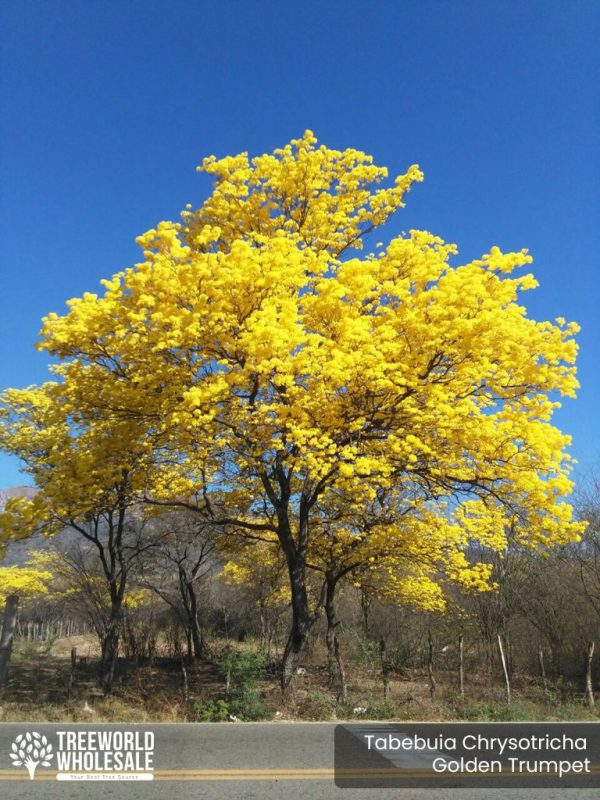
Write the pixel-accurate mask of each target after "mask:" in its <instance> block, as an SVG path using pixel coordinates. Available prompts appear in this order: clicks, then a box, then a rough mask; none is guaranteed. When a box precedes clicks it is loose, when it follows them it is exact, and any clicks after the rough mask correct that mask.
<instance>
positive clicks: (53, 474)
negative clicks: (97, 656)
mask: <svg viewBox="0 0 600 800" xmlns="http://www.w3.org/2000/svg"><path fill="white" fill-rule="evenodd" d="M65 389H66V385H65V384H63V383H61V382H59V381H49V382H47V383H45V384H43V385H42V386H39V387H29V388H28V389H22V390H17V389H9V390H7V391H6V392H4V393H3V395H2V405H1V407H0V444H1V445H2V447H3V448H4V449H5V450H7V451H8V452H11V453H14V454H16V455H18V456H19V458H21V460H22V461H23V462H24V464H25V467H24V469H25V471H26V472H27V473H28V474H29V476H30V477H31V478H32V479H33V480H34V482H35V484H36V486H37V489H38V491H37V493H36V494H35V495H34V497H32V498H31V499H27V498H11V499H9V500H8V501H7V503H6V506H5V509H4V512H3V513H2V514H0V541H1V540H2V539H3V538H4V539H10V538H19V537H23V536H28V535H31V534H32V533H34V532H40V533H43V534H45V535H47V536H52V535H54V534H56V533H58V532H59V531H62V530H65V529H67V528H69V529H71V530H72V531H76V532H77V533H78V534H79V535H80V536H81V537H82V539H81V541H83V542H84V543H85V545H86V548H87V550H86V549H85V548H84V549H82V548H81V547H80V548H75V549H74V551H73V553H71V554H70V555H71V556H72V559H75V562H74V563H73V561H72V562H71V572H72V573H74V574H75V575H78V577H79V579H80V588H81V587H84V586H85V587H86V589H87V594H86V597H87V599H88V600H89V603H88V606H89V605H90V603H91V605H92V606H93V607H95V609H96V611H98V610H100V611H99V613H98V614H96V618H95V620H93V622H94V625H95V627H96V630H97V631H98V633H99V636H100V639H101V646H102V664H101V680H102V685H103V688H104V690H105V692H109V691H110V689H111V687H112V682H113V678H114V673H115V667H116V663H117V658H118V651H119V639H120V636H121V631H122V626H123V609H124V604H125V601H126V596H127V592H128V589H129V584H130V578H131V575H132V572H133V571H134V570H135V569H136V568H137V567H138V564H139V558H140V554H141V553H143V552H145V551H146V550H148V549H149V548H150V547H152V546H153V545H154V542H153V538H152V536H151V535H149V533H148V530H147V528H146V521H145V518H144V516H143V515H142V514H141V513H140V511H139V508H138V497H139V495H140V493H141V492H143V489H144V487H145V481H146V472H147V469H148V464H149V463H150V461H151V453H152V446H151V443H150V442H149V441H147V440H145V439H144V438H143V437H142V436H141V432H142V431H145V429H144V428H143V426H141V425H140V423H139V422H136V421H135V420H131V419H128V418H120V417H111V416H109V415H107V414H97V415H95V416H88V417H87V418H86V417H85V416H84V415H82V414H81V412H80V410H79V409H78V407H77V404H76V402H74V401H73V398H72V395H70V394H69V395H68V394H67V393H66V392H65V391H64V390H65ZM45 557H47V556H46V555H43V556H42V555H41V556H40V558H45ZM64 558H65V559H66V561H68V558H67V554H64ZM90 559H91V561H92V562H93V566H92V567H90V564H89V561H90ZM65 563H66V562H65ZM107 598H108V599H109V602H108V607H107V608H106V605H107V604H106V600H107Z"/></svg>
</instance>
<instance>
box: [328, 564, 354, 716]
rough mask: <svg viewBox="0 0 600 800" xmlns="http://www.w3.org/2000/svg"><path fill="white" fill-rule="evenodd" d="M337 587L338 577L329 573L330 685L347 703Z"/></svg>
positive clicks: (342, 700) (339, 699)
mask: <svg viewBox="0 0 600 800" xmlns="http://www.w3.org/2000/svg"><path fill="white" fill-rule="evenodd" d="M336 588H337V578H336V577H335V576H334V575H329V576H328V577H327V582H326V591H325V616H326V617H327V635H326V641H327V670H328V675H329V686H330V687H331V688H335V690H336V694H337V699H338V702H340V703H345V702H346V700H347V699H348V690H347V687H346V672H345V670H344V664H343V662H342V656H341V653H340V644H339V641H338V638H337V634H336V628H337V627H338V625H339V624H340V621H339V620H338V619H337V615H336V610H335V590H336Z"/></svg>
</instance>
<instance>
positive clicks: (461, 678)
mask: <svg viewBox="0 0 600 800" xmlns="http://www.w3.org/2000/svg"><path fill="white" fill-rule="evenodd" d="M458 691H459V692H460V696H461V698H462V699H463V700H464V697H465V662H464V638H463V635H462V633H461V634H459V636H458Z"/></svg>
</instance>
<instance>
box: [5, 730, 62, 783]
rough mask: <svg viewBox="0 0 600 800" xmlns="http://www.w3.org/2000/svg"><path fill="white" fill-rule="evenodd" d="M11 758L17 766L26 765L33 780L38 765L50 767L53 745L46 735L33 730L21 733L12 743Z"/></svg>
mask: <svg viewBox="0 0 600 800" xmlns="http://www.w3.org/2000/svg"><path fill="white" fill-rule="evenodd" d="M11 750H12V752H11V754H10V758H11V760H12V762H13V766H15V767H25V768H26V769H27V772H29V777H30V779H31V780H33V776H34V774H35V770H36V767H38V766H39V764H41V765H42V767H49V766H50V760H51V759H52V758H53V756H54V753H53V752H52V745H51V744H50V743H49V742H48V739H46V737H45V736H42V735H41V734H40V733H37V732H36V731H33V732H32V733H29V732H28V733H20V734H19V735H18V736H17V738H16V739H15V740H14V742H13V743H12V747H11Z"/></svg>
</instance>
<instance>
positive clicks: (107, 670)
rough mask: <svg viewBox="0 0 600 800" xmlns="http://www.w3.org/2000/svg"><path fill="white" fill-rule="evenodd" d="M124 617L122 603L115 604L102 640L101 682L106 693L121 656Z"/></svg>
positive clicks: (110, 685) (109, 689)
mask: <svg viewBox="0 0 600 800" xmlns="http://www.w3.org/2000/svg"><path fill="white" fill-rule="evenodd" d="M122 622H123V618H122V612H121V608H120V604H119V605H118V606H117V607H115V606H113V608H112V610H111V614H110V620H109V623H108V627H107V630H106V633H105V635H104V639H103V641H102V662H101V665H100V672H101V684H102V690H103V691H104V694H109V693H110V691H111V689H112V685H113V681H114V677H115V669H116V666H117V658H118V656H119V639H120V636H121V626H122Z"/></svg>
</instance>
